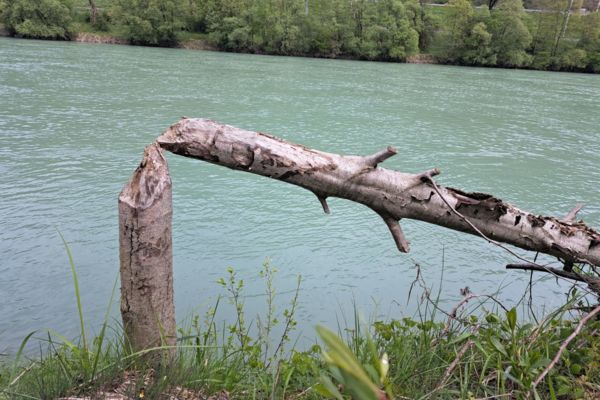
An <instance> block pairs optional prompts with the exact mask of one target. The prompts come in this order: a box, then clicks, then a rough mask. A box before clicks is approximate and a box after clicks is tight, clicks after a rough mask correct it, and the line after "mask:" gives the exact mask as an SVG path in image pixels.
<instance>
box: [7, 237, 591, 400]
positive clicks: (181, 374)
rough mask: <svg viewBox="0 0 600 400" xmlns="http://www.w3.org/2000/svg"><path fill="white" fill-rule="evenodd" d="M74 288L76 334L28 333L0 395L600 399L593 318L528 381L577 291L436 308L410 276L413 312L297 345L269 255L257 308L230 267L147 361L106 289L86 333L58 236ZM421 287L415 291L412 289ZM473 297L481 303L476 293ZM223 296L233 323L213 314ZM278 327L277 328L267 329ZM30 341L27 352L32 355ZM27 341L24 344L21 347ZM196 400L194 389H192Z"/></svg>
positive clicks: (566, 327)
mask: <svg viewBox="0 0 600 400" xmlns="http://www.w3.org/2000/svg"><path fill="white" fill-rule="evenodd" d="M65 249H66V252H67V255H68V258H69V265H70V269H71V274H72V278H73V286H74V289H75V296H76V300H77V301H76V303H77V313H78V317H79V322H80V334H79V337H78V338H77V339H76V340H72V339H69V338H66V337H64V336H63V335H60V334H58V333H56V332H53V331H46V332H44V331H35V332H32V333H30V334H28V335H27V336H26V337H25V338H24V340H23V342H22V344H21V346H20V348H19V349H18V351H17V352H16V354H14V355H13V356H12V359H11V361H10V362H8V361H6V360H5V361H4V362H1V363H2V365H1V366H0V399H4V398H6V399H53V398H59V397H63V396H71V395H84V394H86V395H91V396H96V397H97V398H101V397H102V396H103V395H102V394H101V393H103V392H106V391H115V390H116V391H118V392H119V393H120V394H123V395H126V396H129V398H138V397H139V395H140V393H142V392H143V393H144V396H145V398H148V399H162V398H167V395H171V396H177V395H178V394H179V395H181V393H182V392H184V391H186V393H187V396H188V398H189V396H196V397H195V398H202V396H204V397H206V396H209V395H211V394H214V393H220V392H222V391H226V392H227V396H228V398H232V399H295V400H296V399H320V398H326V397H329V398H336V399H338V400H339V399H349V398H352V399H361V400H363V399H364V400H367V399H370V400H372V399H382V398H386V396H387V398H398V399H459V398H460V399H484V398H485V399H488V398H489V399H491V398H498V399H556V400H558V399H580V398H583V399H586V398H587V399H597V398H600V339H599V332H600V322H598V321H594V322H590V323H589V324H588V325H586V326H585V327H584V329H583V330H582V332H581V333H580V334H579V335H578V337H577V340H575V341H573V342H572V344H571V345H570V346H569V347H568V350H567V351H565V353H563V356H562V358H561V361H560V362H559V363H558V364H557V365H556V366H555V367H554V368H553V369H552V370H551V372H550V374H549V375H548V376H547V377H546V378H545V379H544V380H543V381H542V383H541V384H540V385H538V386H537V387H534V386H533V384H532V383H533V381H534V380H535V379H536V378H537V376H539V374H540V373H541V372H542V370H543V369H544V368H545V367H546V366H547V365H548V363H549V362H550V359H551V358H552V357H553V356H554V355H555V354H556V352H557V351H558V348H559V346H560V345H561V343H562V342H563V341H564V340H565V338H566V337H567V336H568V335H570V334H571V333H572V332H573V328H574V325H575V322H574V319H576V318H577V317H578V316H579V315H580V313H579V312H578V311H577V310H578V309H579V308H581V304H579V302H580V301H581V300H582V299H581V298H579V297H576V296H572V297H571V298H570V300H569V301H567V302H566V304H565V305H564V306H563V307H561V308H559V309H557V310H554V311H553V312H551V313H547V314H546V315H543V316H542V315H540V316H537V321H539V322H535V321H536V320H534V321H533V322H532V321H530V320H531V318H529V317H527V318H526V317H525V316H524V315H525V307H522V308H523V310H524V311H523V312H521V314H523V315H519V311H518V309H517V308H507V307H504V306H503V305H502V304H500V303H499V302H498V301H497V300H495V298H493V296H491V297H490V296H487V297H486V296H482V297H474V296H473V295H471V294H469V293H465V295H466V296H471V297H470V298H469V301H468V302H467V301H464V302H462V303H461V304H460V306H459V307H456V308H455V309H452V310H445V309H443V308H442V307H441V306H440V301H439V292H438V294H436V295H435V296H431V294H430V293H431V290H430V288H428V287H427V286H426V284H425V282H423V281H422V279H421V281H420V286H419V290H420V291H422V292H423V295H421V296H417V293H416V292H417V290H415V293H414V294H413V298H412V299H411V301H413V302H416V303H417V304H416V307H417V312H416V313H415V314H414V315H413V316H412V317H411V316H405V317H402V316H398V317H397V318H395V319H390V320H382V321H373V322H372V323H370V324H365V323H363V322H361V321H360V319H359V317H358V314H359V312H358V309H357V308H356V307H354V315H353V318H352V319H353V320H351V321H348V322H347V324H348V325H349V326H343V325H342V326H339V327H338V332H337V333H333V332H332V331H330V330H328V329H326V328H318V329H317V331H318V334H319V336H320V337H321V343H323V346H321V345H319V344H315V345H313V346H312V347H310V348H308V349H298V348H296V346H295V344H294V341H293V336H294V329H295V326H296V321H295V313H296V310H297V303H298V297H299V294H300V283H301V280H300V278H298V282H297V288H296V290H295V292H294V294H293V295H292V297H291V299H290V300H289V302H288V304H287V305H281V304H280V303H281V302H280V301H279V299H280V297H279V296H278V293H277V291H276V288H275V286H274V284H273V282H274V276H275V274H276V272H277V271H276V269H275V268H273V267H272V266H271V265H270V263H269V262H268V261H267V262H265V264H264V265H263V268H262V270H261V273H260V277H261V278H262V279H263V280H264V282H265V293H264V299H265V311H264V313H263V314H262V316H261V317H259V318H258V319H257V320H253V319H251V318H249V317H248V316H247V315H246V307H245V298H246V295H245V293H244V289H245V285H244V282H243V280H241V279H239V278H238V276H237V275H236V272H235V271H234V270H233V269H228V272H227V276H225V277H223V279H220V280H219V281H218V282H217V284H218V285H220V286H221V288H222V290H223V295H222V296H221V297H219V298H218V299H217V300H216V302H215V304H214V306H213V307H211V308H210V309H209V310H207V311H206V313H205V314H204V315H195V316H192V317H191V318H189V319H187V320H186V321H185V322H184V323H182V324H181V325H180V327H179V329H178V340H177V346H176V356H175V357H172V358H169V359H164V360H163V362H162V363H159V364H155V363H154V364H148V362H147V360H148V359H147V358H146V357H144V356H145V355H146V354H147V353H149V352H161V351H163V350H164V349H165V347H156V348H153V349H148V350H145V351H143V352H137V353H133V352H131V351H130V350H129V348H128V346H127V343H126V340H125V339H124V338H123V329H122V327H121V326H120V325H111V324H110V323H109V320H110V312H109V311H110V310H111V309H112V307H111V304H112V302H113V298H114V292H115V290H116V282H115V286H114V287H113V291H112V294H111V299H110V301H109V305H108V307H107V312H106V314H105V317H104V320H103V322H102V325H101V327H100V330H99V333H98V334H97V335H96V336H95V337H94V339H93V340H90V339H89V338H90V335H89V328H88V327H86V325H85V323H84V312H83V305H82V302H81V293H80V289H79V281H78V277H77V271H76V268H75V263H74V261H73V257H72V255H71V251H70V249H69V246H68V245H67V244H66V243H65ZM419 294H420V293H419ZM482 299H483V300H482ZM227 303H229V304H230V305H231V306H232V307H233V309H234V310H235V315H236V317H235V319H234V320H233V321H231V322H219V321H222V320H223V317H222V308H223V306H224V305H226V304H227ZM276 332H277V333H276ZM32 348H37V352H35V353H33V352H32V351H31V349H32ZM26 349H29V350H26ZM192 398H194V397H192Z"/></svg>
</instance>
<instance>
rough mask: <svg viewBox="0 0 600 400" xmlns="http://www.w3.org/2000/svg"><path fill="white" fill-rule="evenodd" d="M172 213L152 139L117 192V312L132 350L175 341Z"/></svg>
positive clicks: (165, 176) (168, 179) (167, 178)
mask: <svg viewBox="0 0 600 400" xmlns="http://www.w3.org/2000/svg"><path fill="white" fill-rule="evenodd" d="M172 215H173V211H172V202H171V177H170V176H169V169H168V165H167V161H166V159H165V157H164V154H163V151H162V149H161V148H160V147H159V146H158V145H157V144H152V145H150V146H148V147H146V149H145V151H144V157H143V159H142V162H141V163H140V165H139V167H138V168H137V169H136V170H135V172H134V173H133V176H132V177H131V179H130V180H129V182H128V183H127V184H126V185H125V187H124V188H123V190H122V191H121V194H120V195H119V252H120V254H119V255H120V263H121V316H122V318H123V325H124V327H125V334H126V336H127V339H128V341H129V344H130V345H131V347H132V349H133V350H134V351H139V350H143V349H149V348H152V347H156V346H161V345H169V346H173V345H175V339H176V331H175V306H174V303H173V252H172V239H171V220H172ZM166 352H167V353H170V352H171V350H169V351H166ZM163 354H164V352H163Z"/></svg>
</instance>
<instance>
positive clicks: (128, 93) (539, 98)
mask: <svg viewBox="0 0 600 400" xmlns="http://www.w3.org/2000/svg"><path fill="white" fill-rule="evenodd" d="M599 110H600V76H598V75H584V74H567V73H551V72H537V71H519V70H501V69H481V68H464V67H449V66H437V65H410V64H391V63H373V62H358V61H343V60H321V59H309V58H290V57H271V56H254V55H241V54H227V53H216V52H204V51H187V50H178V49H157V48H144V47H129V46H117V45H93V44H76V43H63V42H52V41H33V40H19V39H9V38H0V193H1V200H0V305H1V306H0V353H2V352H3V351H12V350H14V349H15V348H16V347H17V346H18V344H19V342H20V341H21V339H22V338H23V337H24V336H25V335H26V334H27V333H28V332H30V331H32V330H35V329H43V328H52V329H54V330H56V331H58V332H60V333H62V334H64V335H66V336H67V337H74V336H76V335H77V333H78V319H77V311H76V300H75V295H74V290H73V285H72V280H71V275H70V268H69V264H68V258H67V254H66V252H65V249H64V247H63V244H62V242H61V239H60V236H59V232H60V233H62V235H64V237H65V239H66V241H67V242H68V243H69V246H70V248H71V249H72V252H73V256H74V261H75V264H76V266H77V271H78V274H79V281H80V285H81V291H82V301H83V305H84V309H85V316H86V323H87V324H88V327H89V329H90V330H92V331H93V330H95V329H97V327H98V324H99V323H100V321H101V320H102V318H103V315H104V312H105V310H106V309H107V304H108V301H109V298H110V294H111V288H112V286H113V283H114V282H115V279H116V277H117V275H118V265H119V262H118V225H117V196H118V193H119V191H120V190H121V188H122V186H123V184H124V183H125V182H126V181H127V179H128V178H129V176H130V175H131V173H132V171H133V170H134V169H135V167H136V166H137V163H138V162H139V160H140V158H141V155H142V150H143V148H144V146H145V145H147V144H148V143H150V142H152V140H153V139H154V138H155V137H156V136H157V135H159V134H160V133H161V132H162V131H163V130H164V129H165V128H167V127H168V126H169V125H170V124H172V123H174V122H176V121H177V120H178V119H179V118H180V117H181V116H189V117H205V118H212V119H215V120H218V121H220V122H224V123H228V124H231V125H236V126H239V127H243V128H247V129H252V130H260V131H263V132H269V133H271V134H274V135H276V136H279V137H282V138H285V139H287V140H290V141H294V142H298V143H302V144H305V145H307V146H310V147H314V148H317V149H321V150H325V151H328V152H337V153H343V154H370V153H374V152H375V151H377V150H380V149H382V148H384V147H385V146H387V145H393V146H396V147H397V148H398V155H397V156H396V157H393V158H391V159H390V160H388V161H386V162H385V164H384V167H386V168H392V169H398V170H402V171H406V172H421V171H423V170H425V169H429V168H431V167H439V168H440V169H441V170H442V175H441V176H440V177H439V182H440V183H441V184H444V185H450V186H453V187H458V188H463V189H465V190H471V191H482V192H488V193H493V194H494V195H496V196H498V197H500V198H502V199H504V200H506V201H508V202H511V203H513V204H515V205H517V206H518V207H520V208H522V209H525V210H531V211H533V212H535V213H540V214H551V215H558V216H560V215H565V214H566V213H567V212H568V211H569V210H570V209H571V208H572V207H573V206H574V205H575V204H576V203H578V202H582V203H585V204H586V207H585V208H584V209H583V211H582V212H581V213H580V217H582V218H584V219H585V221H586V222H588V223H589V224H590V225H591V226H595V227H598V226H599V225H600V195H599V193H600V169H599V168H598V161H599V155H600V112H599ZM168 160H169V163H170V168H171V173H172V177H173V206H174V221H173V226H174V267H175V268H174V269H175V300H176V306H177V315H178V318H179V319H184V318H186V317H188V316H190V315H192V314H193V313H200V314H202V313H203V312H204V311H205V310H206V308H207V307H208V306H211V305H213V304H214V302H215V301H216V298H217V297H218V296H219V295H220V294H223V290H222V288H220V287H219V285H217V284H216V283H215V282H216V281H217V279H219V278H220V277H223V276H225V275H226V268H227V267H228V266H232V267H234V268H235V269H236V271H237V274H238V276H239V277H240V278H243V279H244V281H245V293H246V294H247V295H248V297H247V298H246V302H247V305H248V316H247V319H252V318H253V317H254V315H256V314H257V313H260V312H264V311H265V310H266V308H265V307H264V306H263V305H262V304H263V303H264V296H261V294H262V293H263V292H264V284H263V282H262V281H261V279H260V278H259V277H258V271H259V270H260V268H261V264H262V263H263V262H264V260H265V259H266V258H267V257H269V258H270V260H271V261H270V262H271V264H272V265H273V266H275V267H277V269H278V270H279V272H278V273H277V275H276V277H275V282H274V284H275V287H276V289H277V290H278V291H279V292H280V295H279V296H278V297H277V306H278V307H279V311H281V310H282V308H283V307H284V306H285V304H286V303H287V302H288V301H289V300H290V297H291V293H290V290H293V288H294V285H295V282H296V276H298V275H301V276H302V285H301V292H300V299H299V304H298V313H297V319H298V322H299V325H298V327H299V329H298V331H297V332H296V333H295V335H294V336H300V337H301V338H308V339H307V340H309V341H310V340H311V339H310V338H313V337H314V331H313V327H314V325H315V324H316V323H326V324H330V325H333V326H336V325H337V323H338V321H339V322H340V323H341V324H342V325H343V324H344V323H349V324H351V323H352V316H351V312H352V307H353V304H355V305H356V308H357V309H358V310H360V313H361V315H362V318H363V319H364V320H365V321H366V320H369V319H375V318H400V317H402V316H405V315H412V313H414V311H415V302H409V303H407V296H408V292H409V289H410V285H411V283H412V282H413V279H414V278H415V274H416V268H415V265H416V264H419V265H420V269H421V272H422V274H423V276H424V277H425V279H426V280H427V283H428V284H429V285H431V286H434V290H436V289H435V288H437V287H439V286H440V282H441V286H442V289H441V299H442V304H443V305H444V306H446V307H448V308H450V307H451V305H452V304H454V303H455V302H456V300H457V299H458V298H459V296H460V295H459V289H460V288H462V287H464V286H467V285H468V286H469V287H470V289H471V290H472V291H473V292H475V293H493V292H496V291H498V290H499V289H501V290H500V292H499V294H498V296H499V297H500V298H501V299H503V300H504V301H506V302H507V303H508V304H510V303H511V302H515V301H517V300H518V299H519V298H520V297H521V296H522V294H523V290H524V288H525V286H526V284H527V283H528V280H529V274H527V273H522V272H516V271H510V272H507V271H505V270H504V264H505V263H506V262H507V261H514V259H511V258H510V256H508V255H507V254H505V253H504V252H503V251H501V250H499V249H496V248H494V247H492V246H491V245H489V244H487V243H485V241H484V240H482V239H479V238H477V237H474V236H469V235H464V234H460V233H457V232H452V231H449V230H446V229H443V228H440V227H437V226H432V225H427V224H425V223H419V222H411V221H408V222H403V228H404V231H405V233H406V235H407V237H408V239H409V240H410V241H411V246H412V251H411V253H410V254H408V255H405V254H400V253H398V252H397V250H396V248H395V245H394V243H393V241H392V239H391V237H390V235H389V233H388V231H387V228H386V227H385V225H384V224H383V222H382V221H381V220H380V219H379V217H378V216H377V215H375V214H374V213H373V212H372V211H370V210H368V209H366V208H365V207H363V206H360V205H357V204H353V203H350V202H347V201H343V200H339V199H331V200H330V202H329V203H330V207H331V210H332V214H331V215H329V216H327V215H324V214H323V212H322V209H321V206H320V205H319V203H318V201H317V199H316V198H315V197H314V196H313V195H312V194H310V193H308V192H306V191H304V190H302V189H299V188H297V187H293V186H291V185H288V184H284V183H281V182H277V181H272V180H269V179H265V178H261V177H258V176H254V175H251V174H247V173H241V172H234V171H230V170H227V169H225V168H222V167H218V166H214V165H210V164H206V163H201V162H199V161H196V160H189V159H184V158H181V157H176V156H171V155H169V157H168ZM442 274H443V277H442ZM536 278H539V277H537V276H536ZM537 280H538V279H536V281H537ZM566 288H567V285H565V284H562V285H557V284H556V282H555V281H554V279H552V278H550V277H546V278H545V279H541V281H538V282H536V285H535V286H534V290H533V296H534V300H535V301H536V304H538V305H542V306H543V307H552V306H553V305H557V304H560V303H561V302H562V301H563V300H564V293H565V291H566ZM414 292H415V293H417V292H418V290H417V289H415V291H414ZM117 295H118V293H117ZM413 297H415V298H416V299H418V296H417V295H413ZM117 300H118V299H117ZM225 303H226V302H222V307H223V310H222V311H223V313H222V314H220V317H219V318H222V319H228V318H231V309H230V308H228V305H227V304H225ZM117 309H118V307H116V306H114V312H113V314H112V318H114V319H115V320H116V321H118V320H119V314H118V311H117Z"/></svg>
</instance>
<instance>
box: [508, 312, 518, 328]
mask: <svg viewBox="0 0 600 400" xmlns="http://www.w3.org/2000/svg"><path fill="white" fill-rule="evenodd" d="M506 319H507V321H508V326H509V327H510V329H511V330H513V331H514V330H515V327H516V326H517V309H516V308H515V307H513V308H511V309H510V310H509V311H507V312H506Z"/></svg>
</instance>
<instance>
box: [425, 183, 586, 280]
mask: <svg viewBox="0 0 600 400" xmlns="http://www.w3.org/2000/svg"><path fill="white" fill-rule="evenodd" d="M427 179H428V181H429V182H430V183H431V185H432V187H433V190H435V192H436V193H437V195H438V196H440V198H441V199H442V201H443V202H444V203H445V204H446V205H447V206H448V208H449V209H450V210H451V211H452V212H453V213H454V214H455V215H456V216H457V217H459V218H460V219H461V220H463V221H464V222H465V223H466V224H467V225H469V226H470V227H471V229H473V230H474V231H475V232H476V233H477V234H478V235H479V236H481V237H482V238H483V239H485V240H487V241H488V243H491V244H493V245H495V246H498V247H500V248H501V249H503V250H505V251H507V252H508V253H509V254H511V255H512V256H513V257H516V258H517V259H519V260H521V261H525V262H526V263H528V264H531V265H535V266H537V267H540V268H542V270H544V271H546V272H549V273H551V274H553V275H554V276H559V275H557V274H555V273H554V272H553V271H552V270H549V269H548V267H544V266H543V265H539V264H536V263H532V262H531V261H529V260H527V259H526V258H523V257H521V256H520V255H518V254H517V253H515V252H514V251H512V250H511V249H509V248H508V247H506V246H504V245H503V244H502V243H500V242H498V241H496V240H494V239H491V238H489V237H488V236H487V235H485V234H484V233H483V232H481V230H480V229H479V228H477V227H476V226H475V225H473V223H472V222H471V221H469V220H468V219H467V217H465V216H464V215H462V214H461V213H460V212H458V211H457V210H456V209H455V208H454V207H453V206H452V205H451V204H450V203H449V202H448V200H446V198H445V197H444V196H443V195H442V193H441V192H440V189H439V187H438V185H437V184H436V183H435V181H434V180H433V179H432V178H431V176H427ZM583 261H584V262H585V260H583Z"/></svg>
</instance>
